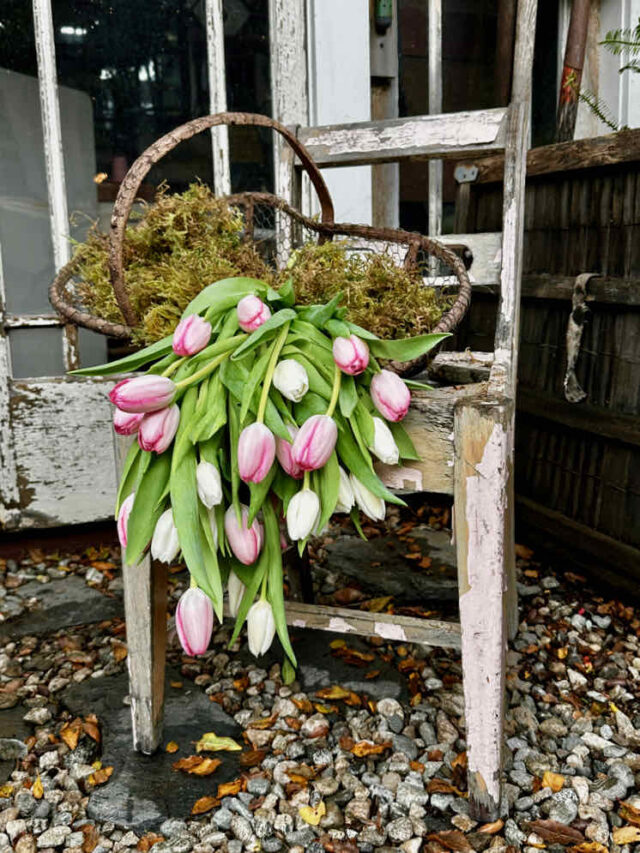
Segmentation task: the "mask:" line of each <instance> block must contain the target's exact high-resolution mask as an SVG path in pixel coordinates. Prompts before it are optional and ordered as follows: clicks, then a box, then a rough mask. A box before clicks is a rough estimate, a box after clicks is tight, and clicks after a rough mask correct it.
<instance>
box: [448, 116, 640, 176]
mask: <svg viewBox="0 0 640 853" xmlns="http://www.w3.org/2000/svg"><path fill="white" fill-rule="evenodd" d="M636 160H640V129H634V130H621V131H619V132H618V133H610V134H607V135H606V136H597V137H595V138H592V139H576V140H574V141H573V142H558V143H556V144H554V145H543V146H541V147H540V148H532V149H531V150H530V151H529V153H528V155H527V175H528V176H529V177H533V176H535V175H548V174H550V173H552V172H569V171H573V170H575V169H589V168H592V167H597V166H610V165H615V164H617V163H632V162H634V161H636ZM465 162H467V161H465ZM474 165H475V166H477V167H478V177H477V179H476V181H475V183H478V184H491V183H496V182H497V181H501V180H502V176H503V173H504V155H502V154H497V155H493V156H491V157H483V158H482V159H479V160H478V161H477V162H474Z"/></svg>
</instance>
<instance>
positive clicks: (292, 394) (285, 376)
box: [272, 358, 309, 403]
mask: <svg viewBox="0 0 640 853" xmlns="http://www.w3.org/2000/svg"><path fill="white" fill-rule="evenodd" d="M272 382H273V384H274V385H275V387H276V388H277V389H278V391H279V392H280V393H281V394H282V396H283V397H286V398H287V400H292V401H293V402H294V403H299V402H300V400H302V398H303V397H304V395H305V394H306V393H307V391H308V390H309V377H308V376H307V371H306V370H305V369H304V367H303V366H302V365H301V364H300V363H299V362H298V361H296V360H295V359H294V358H285V359H284V360H283V361H280V362H278V366H277V367H276V369H275V370H274V372H273V380H272Z"/></svg>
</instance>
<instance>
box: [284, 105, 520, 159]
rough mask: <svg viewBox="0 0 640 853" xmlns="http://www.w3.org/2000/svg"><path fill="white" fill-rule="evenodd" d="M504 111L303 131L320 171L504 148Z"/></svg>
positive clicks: (302, 133) (427, 117)
mask: <svg viewBox="0 0 640 853" xmlns="http://www.w3.org/2000/svg"><path fill="white" fill-rule="evenodd" d="M505 116H506V110H505V109H504V108H502V107H500V108H496V109H490V110H471V111H468V112H460V113H446V114H444V115H437V116H418V117H411V118H399V119H386V120H381V121H374V122H356V123H354V124H346V125H329V126H326V127H315V128H311V129H309V130H303V131H301V133H300V138H301V140H302V142H304V144H305V145H306V146H307V148H308V149H309V151H310V152H311V156H312V157H313V158H314V159H315V160H316V162H317V163H318V164H319V165H321V166H340V165H356V164H361V163H364V164H366V163H378V162H382V163H383V162H391V161H394V160H399V159H402V158H406V157H411V156H417V155H418V156H422V157H438V156H444V157H446V156H451V155H455V156H463V155H465V154H468V153H471V152H481V151H497V150H501V149H502V148H503V147H504V141H505Z"/></svg>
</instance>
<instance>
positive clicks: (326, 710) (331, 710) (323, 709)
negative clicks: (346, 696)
mask: <svg viewBox="0 0 640 853" xmlns="http://www.w3.org/2000/svg"><path fill="white" fill-rule="evenodd" d="M314 707H315V709H316V711H317V712H318V713H319V714H335V713H337V711H338V707H337V706H336V705H324V704H323V703H322V702H316V703H315V705H314Z"/></svg>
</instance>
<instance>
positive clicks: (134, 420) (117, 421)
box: [113, 409, 144, 435]
mask: <svg viewBox="0 0 640 853" xmlns="http://www.w3.org/2000/svg"><path fill="white" fill-rule="evenodd" d="M143 417H144V414H143V413H142V412H123V411H122V409H116V410H115V412H114V413H113V428H114V430H115V431H116V432H117V433H118V435H133V434H134V433H136V432H138V427H139V426H140V421H141V420H142V418H143Z"/></svg>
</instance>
